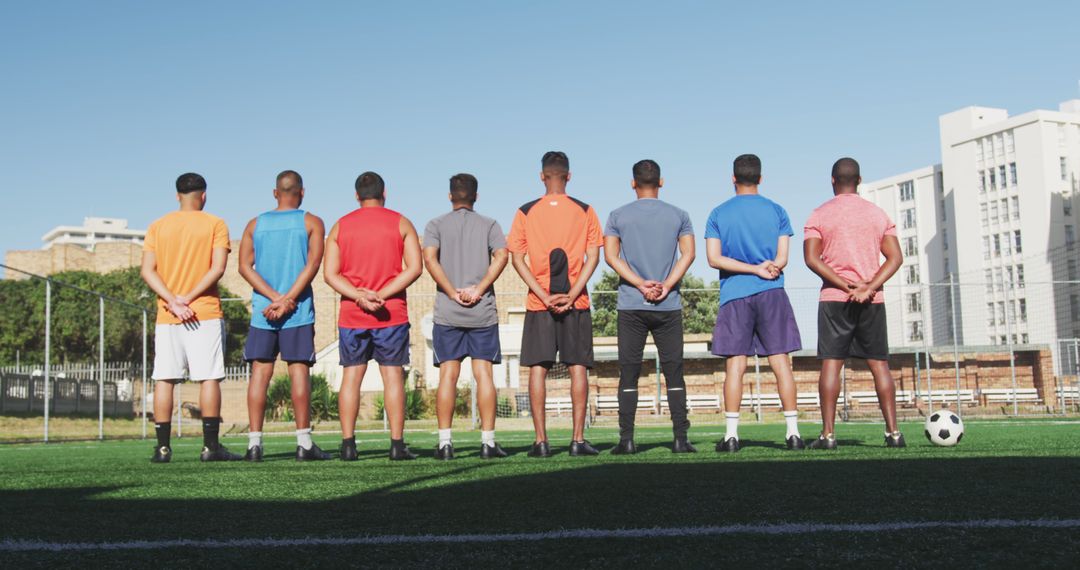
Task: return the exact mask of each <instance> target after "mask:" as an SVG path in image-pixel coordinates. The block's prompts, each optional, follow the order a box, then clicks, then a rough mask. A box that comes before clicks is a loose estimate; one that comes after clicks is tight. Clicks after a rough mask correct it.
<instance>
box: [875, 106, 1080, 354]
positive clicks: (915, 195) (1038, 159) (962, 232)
mask: <svg viewBox="0 0 1080 570" xmlns="http://www.w3.org/2000/svg"><path fill="white" fill-rule="evenodd" d="M939 125H940V143H941V164H940V165H935V166H930V167H926V168H923V169H919V170H916V171H913V172H909V173H906V174H903V175H899V176H893V177H889V178H887V179H884V180H879V181H874V182H866V183H864V184H863V185H862V186H860V193H862V194H863V195H864V196H865V197H867V198H868V199H870V200H872V201H874V202H875V203H877V204H878V205H880V206H881V207H883V208H884V209H885V210H886V211H887V212H889V214H890V215H892V216H894V220H895V221H896V223H897V233H898V235H899V237H900V241H901V247H902V248H903V249H904V250H905V255H906V257H907V258H906V259H905V263H904V267H903V268H902V269H901V272H900V275H899V278H894V279H892V280H891V281H890V283H889V285H888V286H887V290H886V296H887V298H888V297H891V298H892V302H893V303H894V305H893V306H892V307H890V309H889V319H890V322H889V326H890V342H894V343H895V344H896V345H897V346H905V345H906V346H917V345H923V344H930V345H932V344H940V343H948V342H951V340H952V337H951V326H950V324H951V315H950V312H951V304H950V295H949V293H948V291H949V290H948V288H947V287H943V286H941V285H940V284H941V283H943V282H947V281H948V279H949V274H950V273H951V274H952V275H953V278H954V279H955V280H956V282H957V283H960V284H961V285H960V286H959V287H957V289H956V291H955V295H956V302H957V304H958V310H957V311H956V320H957V323H958V328H959V335H958V341H959V342H961V343H964V344H969V345H984V344H995V345H1001V344H1010V343H1012V344H1027V343H1053V342H1054V341H1055V340H1057V339H1062V338H1076V337H1080V284H1069V283H1062V281H1069V280H1072V281H1075V280H1077V279H1080V269H1078V264H1080V252H1078V251H1077V249H1080V248H1077V247H1076V243H1075V242H1076V232H1077V229H1078V228H1077V226H1078V225H1080V224H1078V221H1077V218H1078V216H1080V214H1077V213H1074V212H1073V195H1074V194H1076V192H1077V191H1078V180H1077V172H1078V171H1080V100H1072V101H1067V102H1065V103H1062V104H1061V105H1060V107H1059V110H1058V111H1047V110H1036V111H1031V112H1028V113H1024V114H1021V115H1014V116H1012V117H1010V116H1009V114H1008V112H1007V111H1006V110H1005V109H994V108H987V107H967V108H964V109H960V110H958V111H954V112H952V113H948V114H946V115H942V116H941V117H940V119H939ZM935 173H940V176H939V177H938V176H934V174H935ZM912 241H914V243H912ZM912 248H914V249H915V250H914V251H912ZM915 276H918V278H919V279H920V280H921V281H922V283H924V284H929V285H924V286H923V287H922V290H923V294H922V296H921V297H914V296H913V294H914V291H908V290H907V289H908V288H910V287H911V286H912V281H911V280H912V279H914V278H915ZM935 284H938V285H935ZM927 296H929V302H928V299H927ZM901 300H902V305H897V304H896V303H898V302H901ZM915 323H921V324H918V325H916V324H915ZM920 328H921V330H922V332H923V335H922V336H920V335H919V334H917V332H918V330H919V329H920ZM928 333H929V334H928Z"/></svg>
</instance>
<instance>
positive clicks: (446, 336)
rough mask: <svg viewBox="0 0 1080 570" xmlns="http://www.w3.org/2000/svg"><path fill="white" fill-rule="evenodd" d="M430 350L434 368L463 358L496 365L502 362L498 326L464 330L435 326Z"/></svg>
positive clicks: (464, 328) (463, 328)
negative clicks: (433, 359)
mask: <svg viewBox="0 0 1080 570" xmlns="http://www.w3.org/2000/svg"><path fill="white" fill-rule="evenodd" d="M431 349H432V352H434V353H435V366H438V365H440V364H442V363H443V362H446V361H448V360H462V359H463V358H465V357H469V358H472V359H473V360H487V361H490V362H491V363H492V364H498V363H499V362H501V361H502V348H501V347H500V346H499V325H497V324H494V325H491V326H488V327H476V328H466V327H451V326H447V325H438V324H437V325H435V327H434V328H433V329H432V331H431Z"/></svg>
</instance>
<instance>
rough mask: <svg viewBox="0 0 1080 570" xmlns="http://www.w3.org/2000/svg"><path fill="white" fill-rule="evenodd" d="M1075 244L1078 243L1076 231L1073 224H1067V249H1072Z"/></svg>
mask: <svg viewBox="0 0 1080 570" xmlns="http://www.w3.org/2000/svg"><path fill="white" fill-rule="evenodd" d="M1074 245H1076V232H1074V231H1073V227H1072V225H1070V224H1065V249H1067V250H1069V251H1072V248H1073V246H1074Z"/></svg>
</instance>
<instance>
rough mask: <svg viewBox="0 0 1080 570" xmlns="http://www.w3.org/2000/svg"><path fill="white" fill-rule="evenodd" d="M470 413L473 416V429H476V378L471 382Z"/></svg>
mask: <svg viewBox="0 0 1080 570" xmlns="http://www.w3.org/2000/svg"><path fill="white" fill-rule="evenodd" d="M469 414H470V415H471V416H472V417H471V420H472V429H476V422H477V419H476V416H477V413H476V378H475V377H474V378H473V379H472V381H471V382H470V383H469Z"/></svg>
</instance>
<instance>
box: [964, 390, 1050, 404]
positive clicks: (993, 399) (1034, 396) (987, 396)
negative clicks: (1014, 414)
mask: <svg viewBox="0 0 1080 570" xmlns="http://www.w3.org/2000/svg"><path fill="white" fill-rule="evenodd" d="M979 395H980V396H981V397H982V399H983V401H985V402H986V403H987V404H1003V403H1005V404H1007V403H1010V402H1012V401H1013V389H1012V388H983V389H982V390H979ZM1040 400H1041V398H1039V391H1038V390H1037V389H1035V388H1017V389H1016V401H1017V402H1038V401H1040Z"/></svg>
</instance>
